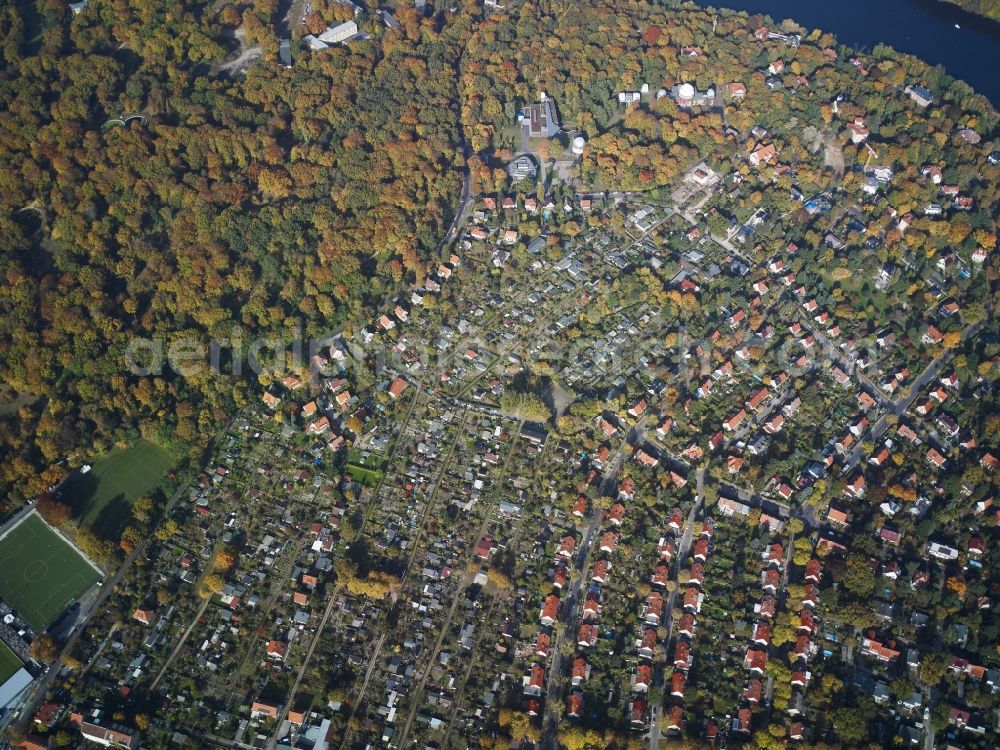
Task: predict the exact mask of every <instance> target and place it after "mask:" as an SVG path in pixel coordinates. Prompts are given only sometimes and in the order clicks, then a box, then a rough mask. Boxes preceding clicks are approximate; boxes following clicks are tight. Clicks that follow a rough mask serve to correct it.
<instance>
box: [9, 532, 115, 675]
mask: <svg viewBox="0 0 1000 750" xmlns="http://www.w3.org/2000/svg"><path fill="white" fill-rule="evenodd" d="M100 579H101V575H100V574H99V573H98V572H97V570H95V569H94V567H93V566H91V565H90V563H88V562H87V560H85V559H84V558H83V556H82V555H81V554H80V553H79V552H77V550H76V549H74V548H73V547H72V546H71V545H70V544H68V543H67V542H66V541H64V540H63V539H62V537H60V536H59V535H58V534H56V532H54V531H53V530H52V529H51V528H50V527H49V526H48V525H47V524H46V523H45V522H44V521H43V520H42V519H41V518H40V517H39V516H38V515H37V514H35V513H32V514H31V515H28V516H26V517H25V519H24V520H23V521H21V522H20V523H19V524H17V526H15V527H14V528H13V529H11V530H10V532H9V533H8V534H7V535H6V536H4V537H3V538H2V539H0V597H2V598H3V600H4V601H5V602H6V603H7V604H8V605H10V606H11V607H12V608H13V609H14V611H16V612H17V614H18V615H20V616H21V619H23V620H24V621H25V622H26V623H27V624H28V625H29V626H31V629H32V630H34V631H35V632H36V633H40V632H41V631H43V630H45V628H47V627H48V626H49V625H50V624H51V623H52V621H53V620H55V619H56V617H58V616H59V615H60V614H61V613H62V611H63V610H64V609H66V606H67V605H68V604H69V603H70V602H71V601H72V600H74V599H76V598H77V597H78V596H80V595H81V594H83V593H84V592H85V591H87V589H89V588H90V587H91V586H93V585H94V584H95V583H96V582H97V581H99V580H100ZM2 667H3V660H2V655H0V668H2Z"/></svg>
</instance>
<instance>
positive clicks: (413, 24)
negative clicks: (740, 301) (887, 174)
mask: <svg viewBox="0 0 1000 750" xmlns="http://www.w3.org/2000/svg"><path fill="white" fill-rule="evenodd" d="M313 8H314V12H313V13H311V14H310V15H309V16H307V17H306V19H305V24H304V26H303V27H302V28H298V29H296V30H295V32H294V35H293V36H294V39H293V51H294V65H293V66H292V67H290V68H285V67H283V66H282V65H280V64H279V61H278V38H279V33H278V32H277V31H276V29H278V28H280V27H281V26H282V24H283V20H282V19H281V18H279V15H280V13H279V9H278V6H277V3H276V2H274V0H255V2H253V3H228V2H213V3H208V2H207V1H206V0H197V1H195V2H189V3H186V4H184V5H183V7H180V6H178V4H177V3H175V2H168V1H167V0H90V2H89V4H88V6H87V7H86V8H84V9H83V10H82V12H80V13H78V14H73V13H72V12H71V10H70V9H69V7H68V6H67V4H66V3H64V2H63V0H47V1H43V2H40V3H39V4H38V5H37V6H36V5H33V4H21V5H7V6H4V7H3V8H2V9H0V26H2V42H3V43H2V47H0V55H2V58H3V65H4V69H5V72H4V73H3V75H2V76H0V104H2V106H0V118H2V122H0V138H2V139H3V140H2V144H0V146H2V148H0V159H2V167H0V180H2V181H3V185H2V187H3V190H2V193H0V194H2V198H0V243H2V252H0V263H2V266H3V268H2V270H3V275H2V277H0V278H2V282H0V312H2V320H0V378H2V380H3V383H4V384H5V385H6V386H7V387H8V389H7V392H6V393H4V394H3V398H4V401H5V402H6V404H7V405H6V407H5V414H6V415H7V416H6V418H5V419H4V420H2V421H0V455H2V456H3V458H4V460H3V461H2V464H0V465H2V470H0V487H2V489H3V491H4V492H5V493H7V494H9V496H10V499H12V500H16V499H18V498H19V497H23V496H30V495H32V494H35V493H37V492H38V491H40V490H41V489H44V488H45V487H46V486H48V485H50V484H51V483H53V482H54V481H56V480H58V478H59V477H60V475H61V474H62V472H63V469H62V468H59V467H57V466H55V465H56V464H57V462H59V461H60V460H61V459H63V458H66V457H69V458H70V464H71V465H75V464H78V463H80V462H82V461H83V460H85V459H87V458H88V457H90V456H92V455H94V454H95V453H98V452H101V451H104V450H106V449H108V448H109V447H111V446H112V445H113V444H114V443H115V442H117V441H120V440H122V439H125V438H127V437H135V436H137V435H139V434H142V435H144V436H146V437H149V438H153V439H155V440H157V441H158V442H160V443H161V444H170V443H171V442H178V443H182V444H185V445H189V444H190V445H199V444H204V442H205V441H206V440H207V439H208V438H209V437H210V436H211V435H212V434H214V431H215V429H216V428H217V425H218V423H219V421H220V420H221V419H222V418H223V417H224V416H225V415H227V414H231V413H232V409H233V407H234V406H239V405H242V404H244V403H246V402H247V400H248V398H249V397H250V395H251V394H252V393H253V392H254V388H255V387H257V384H256V383H255V382H254V380H253V378H252V377H248V376H244V377H242V378H235V377H234V378H222V377H214V376H210V375H209V374H208V373H207V372H205V371H202V372H200V373H196V374H195V375H193V376H189V377H184V378H182V377H178V376H176V375H175V374H173V373H172V372H171V371H170V370H164V371H163V373H162V374H161V375H151V376H138V375H134V374H132V373H130V371H129V369H128V367H127V366H126V360H125V353H126V350H127V347H128V345H129V342H130V341H131V340H133V339H134V338H135V337H144V338H156V339H159V340H162V341H163V342H164V345H165V346H168V345H169V344H170V342H172V341H175V340H177V339H179V338H189V339H190V338H193V339H195V340H199V341H205V342H207V341H208V340H209V339H211V338H215V339H217V340H220V341H223V342H226V341H229V340H231V339H232V338H233V336H234V334H235V333H236V331H237V329H238V330H241V331H243V332H245V333H246V334H249V335H247V336H244V338H245V339H249V338H250V337H251V336H262V335H274V336H278V337H285V338H287V337H289V336H291V335H292V333H291V332H292V331H294V330H295V328H296V326H301V329H302V330H301V334H302V335H303V336H305V337H312V336H318V335H323V334H325V333H327V332H330V331H332V330H336V329H337V328H339V327H340V326H342V325H348V326H350V325H351V324H352V323H356V322H358V321H361V322H367V321H368V320H369V319H370V311H371V308H372V306H373V305H376V304H378V303H380V302H382V301H383V300H385V299H387V298H388V297H390V296H391V295H392V294H393V293H394V292H395V291H396V290H397V289H399V288H401V286H402V285H403V284H405V283H409V282H412V281H420V280H421V276H422V274H423V272H424V266H425V263H426V261H428V260H429V259H430V256H431V254H432V253H433V251H434V249H435V247H436V244H437V243H438V242H439V241H440V239H441V238H442V237H443V235H444V233H445V231H446V228H447V226H448V223H449V221H450V220H451V218H452V212H453V210H454V207H455V204H456V203H457V200H458V196H459V193H460V185H461V181H462V169H463V167H464V166H465V164H464V161H463V146H464V145H467V146H468V147H469V150H470V151H471V153H472V156H471V158H470V159H469V167H470V172H471V174H472V176H473V178H474V179H473V189H474V190H476V191H491V190H497V189H503V188H505V187H506V176H505V173H504V171H503V166H504V161H505V158H506V157H508V156H509V155H510V154H511V153H512V152H513V151H515V150H516V140H517V125H516V113H517V112H518V111H519V109H520V108H522V107H523V106H524V105H525V104H526V103H527V102H530V101H535V100H536V99H537V97H538V93H539V92H540V91H546V92H547V93H548V94H549V95H550V96H551V97H553V98H554V100H555V102H556V106H557V109H558V113H559V116H560V119H561V121H562V124H563V126H564V129H565V130H567V131H573V130H575V131H578V132H579V133H581V134H583V135H585V136H586V138H587V141H588V146H587V148H586V150H585V152H584V155H583V159H582V164H581V166H580V170H579V172H580V174H579V177H580V184H581V185H585V186H589V187H595V188H598V189H602V188H606V189H628V190H646V189H658V188H664V187H667V186H669V185H670V184H671V183H673V182H674V181H675V180H676V178H677V177H678V176H679V175H680V174H681V173H682V172H683V171H684V170H686V169H688V168H689V167H691V166H692V165H693V163H695V162H696V161H697V160H698V159H701V158H705V157H709V156H712V158H715V159H717V161H716V163H715V166H716V167H717V168H718V169H719V170H720V171H724V170H725V169H726V168H727V167H729V166H732V165H731V164H729V163H728V162H727V159H729V158H730V157H728V156H720V154H724V153H725V154H732V152H733V149H732V144H733V142H734V139H736V138H737V136H741V134H746V133H748V132H749V131H750V130H751V128H753V127H754V126H755V125H759V126H762V127H764V128H766V129H767V130H768V131H770V132H771V134H772V137H773V138H774V139H775V141H776V144H777V147H778V149H779V151H780V153H781V158H782V160H783V162H786V163H789V164H791V165H793V166H794V171H795V179H796V181H797V183H798V185H799V186H800V187H801V188H802V189H804V190H807V191H808V190H822V189H826V188H828V187H829V186H830V185H831V180H832V179H833V173H832V172H831V171H830V170H824V169H822V168H821V167H819V166H817V161H818V160H817V159H816V158H814V154H815V153H816V149H817V148H818V147H819V143H820V141H819V140H817V139H819V138H820V137H821V130H825V131H826V136H825V137H829V138H832V137H834V136H833V134H835V133H837V134H838V135H837V136H836V137H838V138H840V139H841V141H842V142H845V159H846V161H847V163H848V164H852V163H853V164H860V163H861V162H863V161H865V159H866V158H867V154H866V152H865V151H864V148H866V147H865V146H861V145H856V144H855V145H852V144H850V143H846V139H845V138H844V136H843V133H844V131H843V128H842V125H838V124H837V123H838V122H842V121H846V120H845V119H844V118H846V117H847V116H848V115H852V116H854V115H856V116H859V117H863V118H864V121H865V123H866V126H867V128H869V129H870V131H871V133H872V138H871V141H870V144H871V143H874V144H877V148H878V150H879V158H880V161H881V162H882V163H885V164H892V165H893V167H894V169H895V171H896V173H897V174H899V175H900V179H899V180H897V181H895V183H894V186H893V189H892V191H891V192H890V194H889V196H888V199H889V201H890V203H891V204H892V207H893V208H894V209H895V210H897V211H898V212H906V211H910V210H917V209H918V207H919V204H920V201H923V200H925V199H926V197H925V195H924V193H923V188H922V187H920V185H922V183H921V182H920V180H919V169H920V166H921V165H922V164H925V163H929V162H930V163H941V164H942V165H944V166H945V168H946V173H945V174H946V179H947V181H948V182H951V183H956V184H963V185H966V184H968V185H972V184H974V185H975V186H976V194H977V198H976V204H975V207H974V209H973V210H972V211H969V212H966V213H964V214H962V215H961V216H959V217H957V218H956V219H955V220H954V221H950V222H947V223H946V222H937V223H935V224H934V225H933V226H931V225H930V224H929V223H928V224H927V226H923V225H922V224H921V223H920V222H918V224H917V226H916V227H915V228H914V229H913V230H911V233H910V234H908V235H907V241H908V243H909V245H910V247H911V249H912V248H914V247H920V245H921V242H920V239H921V237H923V238H924V239H925V240H926V243H927V247H928V248H929V249H930V247H931V246H932V245H934V246H935V247H936V244H935V243H937V244H940V243H939V242H938V240H940V239H941V237H940V236H939V235H940V232H941V227H946V228H947V231H948V232H949V233H950V234H949V235H948V236H949V237H953V238H954V239H956V240H957V241H961V242H965V243H966V244H969V243H973V244H974V241H975V242H985V239H984V237H986V236H987V235H989V236H992V235H991V234H990V233H991V232H992V229H993V225H994V221H993V216H992V211H993V207H994V206H995V205H997V194H996V193H997V170H996V168H995V167H993V166H992V165H986V154H988V153H989V152H990V150H991V148H992V147H991V146H990V143H991V138H992V134H993V132H994V130H995V128H996V123H997V117H996V112H995V111H994V110H993V109H992V107H991V106H990V105H989V103H988V102H987V101H986V100H985V99H984V98H982V97H980V96H978V95H976V94H975V93H974V92H973V91H972V90H971V89H970V88H969V87H968V86H966V85H965V84H963V83H961V82H959V81H955V80H953V79H951V78H950V77H949V76H947V75H946V74H945V72H944V71H943V70H942V69H940V68H930V67H928V66H927V65H925V64H923V63H921V62H920V61H918V60H916V59H914V58H911V57H906V56H902V55H899V54H897V53H896V52H894V51H893V50H891V49H888V48H883V47H876V48H875V49H874V50H873V52H872V54H871V55H867V56H865V57H864V60H860V59H858V58H854V57H852V56H853V52H852V51H851V50H848V49H846V48H842V47H840V46H839V45H837V43H836V40H835V39H833V37H832V36H830V35H828V34H824V33H822V32H820V31H815V30H808V29H800V28H798V27H796V26H795V25H794V23H792V22H787V21H786V22H784V23H783V24H782V25H781V27H780V29H778V30H781V31H784V32H786V33H792V34H794V33H798V34H801V38H802V43H801V44H800V45H799V46H790V47H787V48H786V47H784V46H780V43H776V42H773V43H767V44H765V43H763V42H762V41H761V40H760V39H758V38H757V37H756V36H755V30H758V29H759V28H760V27H761V26H763V25H766V24H767V23H770V21H769V20H768V19H764V18H761V17H747V16H746V15H745V14H744V15H738V14H735V13H732V12H728V11H711V10H706V9H702V8H697V7H694V6H691V5H684V6H675V7H666V6H664V5H663V4H655V5H654V4H648V3H645V2H640V1H638V0H623V1H622V2H619V3H615V4H609V3H604V2H593V1H592V2H585V3H582V4H581V3H575V4H572V5H570V4H566V3H563V2H540V3H522V4H519V5H517V6H512V7H511V8H510V9H507V10H499V11H491V12H490V13H487V12H486V11H485V10H484V8H483V7H482V5H481V4H480V3H478V2H473V0H468V1H467V2H465V3H464V4H459V5H457V6H456V7H455V8H454V9H451V10H447V11H446V10H442V9H438V10H437V11H435V12H434V13H430V14H428V15H427V16H426V17H424V16H418V15H417V13H416V11H415V10H414V9H413V8H412V7H410V6H409V5H406V6H405V7H399V8H398V9H397V10H396V11H395V15H396V17H397V18H398V20H399V22H400V27H399V28H398V29H391V28H387V27H386V26H385V25H384V24H383V23H382V22H381V21H380V19H379V18H378V16H377V15H376V14H375V13H374V12H365V13H362V15H361V16H359V18H358V21H359V24H360V27H361V29H362V30H363V31H364V32H365V33H366V34H367V35H368V36H369V38H368V39H366V40H357V41H352V42H350V43H349V44H347V45H346V46H339V45H338V46H335V47H333V48H331V49H326V50H321V51H319V52H310V51H309V50H308V49H307V47H306V45H305V44H304V43H303V41H302V39H301V37H302V36H303V35H305V34H306V33H307V32H312V33H319V32H321V31H322V30H323V28H325V26H326V25H327V24H330V23H336V22H339V21H343V20H345V19H347V18H349V17H351V11H350V9H349V8H348V7H347V6H344V5H340V4H338V3H336V2H333V0H329V2H315V3H313ZM36 10H37V12H36ZM370 10H372V11H373V10H374V9H370ZM765 36H766V35H765ZM237 42H239V47H240V48H239V49H232V48H233V47H234V46H235V45H236V43H237ZM251 46H256V47H258V48H260V49H261V50H262V53H263V59H262V60H261V61H260V62H259V63H255V64H252V65H250V66H249V67H248V68H247V70H246V72H245V74H241V73H240V71H239V70H235V71H233V70H231V69H230V68H226V67H225V66H224V63H225V61H226V60H227V59H228V60H234V59H238V55H239V52H240V51H241V50H246V49H249V48H250V47H251ZM682 50H688V51H687V52H682ZM691 50H697V53H694V52H692V51H691ZM776 57H781V58H782V59H783V61H784V63H786V65H785V66H784V70H783V72H782V73H781V74H780V76H777V78H779V79H780V80H779V85H777V86H775V85H774V82H773V81H772V80H769V76H768V74H767V68H768V66H769V64H770V63H771V62H772V61H773V60H774V59H775V58H776ZM770 78H775V76H770ZM683 82H689V83H691V84H693V85H695V86H696V87H697V88H698V89H699V90H704V89H707V88H710V87H716V88H719V87H723V86H726V85H727V84H730V83H741V84H743V85H744V86H745V90H746V95H745V97H743V98H741V99H740V100H738V101H737V100H727V102H726V106H725V108H724V115H725V116H724V117H723V112H722V110H721V109H719V108H705V109H700V110H699V109H695V110H683V109H681V108H679V107H678V106H677V104H676V103H675V102H674V100H673V99H672V98H671V97H670V96H664V97H662V98H659V99H655V100H651V101H648V103H646V104H644V105H643V106H638V107H632V108H628V109H626V108H624V107H622V106H620V105H619V103H618V99H617V92H621V91H633V90H636V91H637V90H638V89H639V88H640V86H641V85H642V84H644V83H646V84H648V85H649V86H650V87H651V90H652V91H656V90H657V89H659V88H660V87H663V88H664V89H667V90H669V89H670V87H671V86H673V85H675V84H678V83H683ZM910 83H919V84H921V85H923V86H927V87H928V88H930V89H931V90H932V91H934V92H935V94H936V96H937V97H938V100H937V101H936V102H935V106H933V107H931V108H928V109H920V108H918V107H915V106H914V105H913V103H912V102H910V101H909V100H908V99H907V97H906V96H904V95H903V94H902V93H901V89H902V87H903V86H904V85H906V84H910ZM838 95H839V96H840V97H841V101H843V103H844V104H843V108H842V109H841V110H840V111H839V112H838V113H835V112H834V111H833V109H832V107H831V104H832V102H833V101H834V99H835V98H837V97H838ZM129 115H142V117H137V118H134V119H131V120H129V122H128V123H127V124H123V121H124V119H125V118H126V117H127V116H129ZM962 128H968V129H972V130H974V131H975V132H976V133H978V134H979V136H981V138H982V142H981V143H979V144H975V143H971V142H968V141H967V140H964V139H962V138H960V137H956V133H957V132H958V131H959V129H962ZM565 137H566V134H565V133H564V134H563V135H561V136H560V138H563V139H564V138H565ZM870 144H869V145H870ZM724 145H725V146H726V147H725V148H722V147H723V146H724ZM773 168H774V167H773V166H772V167H769V169H773ZM771 176H772V177H773V181H774V183H775V184H777V185H778V186H780V187H782V188H786V189H787V188H788V187H789V186H790V185H791V180H792V176H791V174H790V170H789V171H786V172H784V173H782V174H777V173H775V174H773V175H771ZM838 179H839V177H838ZM860 179H861V177H860V176H859V175H858V174H857V173H848V174H847V175H846V176H844V177H843V182H844V186H845V187H846V188H849V189H850V190H856V189H857V188H858V180H860ZM754 195H756V191H755V193H754V194H752V195H750V196H749V197H748V199H747V200H752V199H754ZM757 197H758V199H759V196H757ZM887 220H888V219H887ZM935 233H937V234H935ZM897 239H898V238H897ZM994 241H995V238H994ZM989 249H992V246H990V248H989ZM880 252H882V254H883V255H886V254H888V253H891V252H893V248H892V246H891V244H890V243H887V246H886V249H885V250H883V251H880Z"/></svg>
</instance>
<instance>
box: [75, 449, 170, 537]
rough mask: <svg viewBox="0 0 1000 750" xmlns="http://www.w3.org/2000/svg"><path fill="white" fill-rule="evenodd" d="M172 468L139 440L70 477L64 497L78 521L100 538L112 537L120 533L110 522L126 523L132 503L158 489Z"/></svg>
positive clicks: (160, 454) (162, 455)
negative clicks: (92, 529)
mask: <svg viewBox="0 0 1000 750" xmlns="http://www.w3.org/2000/svg"><path fill="white" fill-rule="evenodd" d="M172 464H173V461H172V459H171V458H170V456H169V455H168V454H167V453H166V452H165V451H164V450H163V449H162V448H160V446H158V445H156V444H155V443H150V442H147V441H145V440H141V441H139V442H138V443H136V444H135V445H133V446H132V447H131V448H125V449H123V450H117V451H114V452H112V453H109V454H108V455H107V456H104V457H103V458H101V459H98V460H97V461H96V462H95V463H94V467H93V468H92V469H91V470H90V471H89V472H87V473H86V474H77V475H75V476H74V477H72V478H71V479H70V480H69V482H67V484H66V487H65V489H64V490H63V496H64V497H65V498H66V501H67V503H68V504H69V506H70V507H71V508H72V509H73V515H74V516H75V517H76V518H77V519H78V520H79V521H81V522H82V523H84V524H85V525H87V526H91V527H93V528H94V530H95V531H96V532H97V533H98V534H99V535H101V536H114V532H115V531H120V530H121V529H120V528H117V526H116V524H115V523H113V522H114V521H117V520H119V517H121V519H123V520H127V519H128V513H129V507H130V506H131V505H132V502H133V501H134V500H135V499H136V498H138V497H142V496H143V495H148V494H150V493H151V492H153V490H155V489H156V488H157V487H159V486H160V485H161V484H162V483H163V475H164V474H166V473H167V470H168V469H169V468H170V467H171V465H172ZM102 515H105V516H106V515H110V516H113V518H102ZM105 532H107V533H105Z"/></svg>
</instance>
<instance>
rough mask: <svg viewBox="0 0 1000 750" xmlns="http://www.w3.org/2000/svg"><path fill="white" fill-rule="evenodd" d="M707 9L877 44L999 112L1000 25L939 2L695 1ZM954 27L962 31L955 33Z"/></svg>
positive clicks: (866, 46) (866, 45)
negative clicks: (920, 63) (941, 72)
mask: <svg viewBox="0 0 1000 750" xmlns="http://www.w3.org/2000/svg"><path fill="white" fill-rule="evenodd" d="M695 2H696V3H697V4H698V5H701V6H703V7H717V8H718V7H724V8H733V9H735V10H743V11H746V12H747V13H750V14H754V13H761V14H764V15H768V16H770V17H771V18H773V19H774V20H775V21H776V22H778V21H782V20H784V19H786V18H790V19H792V20H793V21H795V22H797V23H798V24H799V25H801V26H804V27H805V28H806V29H809V30H812V29H821V30H822V31H828V32H830V33H832V34H835V35H836V37H837V40H838V41H839V42H840V43H841V44H846V45H848V46H850V47H856V48H858V49H861V50H870V49H871V48H872V47H874V46H875V45H876V44H880V43H881V44H888V45H889V46H891V47H893V48H895V49H897V50H899V51H900V52H907V53H909V54H912V55H915V56H917V57H919V58H920V59H922V60H924V61H925V62H928V63H930V64H931V65H941V66H942V67H944V69H945V70H946V71H948V74H949V75H951V76H954V77H955V78H960V79H962V80H963V81H965V82H966V83H968V84H969V85H970V86H972V88H974V89H975V90H976V91H978V92H979V93H981V94H983V95H984V96H986V97H987V98H988V99H989V100H990V101H991V102H992V103H993V106H994V107H997V108H998V109H1000V76H998V75H997V60H1000V23H997V22H996V21H990V20H989V19H986V18H981V17H980V16H976V15H973V14H971V13H966V12H965V11H963V10H961V9H960V8H958V7H956V6H954V5H952V4H951V3H946V2H937V0H838V2H829V0H805V1H804V2H803V0H717V1H716V2H709V0H695ZM955 24H958V25H959V26H961V28H960V29H956V28H955Z"/></svg>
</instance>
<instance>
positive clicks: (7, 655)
mask: <svg viewBox="0 0 1000 750" xmlns="http://www.w3.org/2000/svg"><path fill="white" fill-rule="evenodd" d="M22 666H23V665H22V664H21V660H20V659H18V658H17V654H15V653H14V652H13V651H11V650H10V649H9V648H8V647H7V644H5V643H3V642H2V641H0V685H2V684H3V683H5V682H7V680H9V679H10V678H11V676H12V675H13V674H14V673H15V672H16V671H17V670H19V669H20V668H21V667H22Z"/></svg>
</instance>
